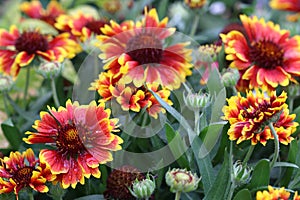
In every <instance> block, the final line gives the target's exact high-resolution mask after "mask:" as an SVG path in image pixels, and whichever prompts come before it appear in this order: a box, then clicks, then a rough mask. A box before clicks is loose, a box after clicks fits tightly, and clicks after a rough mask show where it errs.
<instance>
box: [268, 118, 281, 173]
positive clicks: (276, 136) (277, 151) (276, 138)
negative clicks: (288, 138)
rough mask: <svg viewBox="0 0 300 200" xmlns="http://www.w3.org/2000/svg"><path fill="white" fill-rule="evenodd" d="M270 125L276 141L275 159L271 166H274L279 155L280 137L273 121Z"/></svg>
mask: <svg viewBox="0 0 300 200" xmlns="http://www.w3.org/2000/svg"><path fill="white" fill-rule="evenodd" d="M269 127H270V129H271V133H272V135H273V136H274V143H275V152H274V156H273V159H272V161H271V163H270V167H271V168H272V167H273V166H274V164H275V162H276V160H277V158H278V156H279V139H278V135H277V133H276V131H275V128H274V126H273V123H272V122H270V123H269Z"/></svg>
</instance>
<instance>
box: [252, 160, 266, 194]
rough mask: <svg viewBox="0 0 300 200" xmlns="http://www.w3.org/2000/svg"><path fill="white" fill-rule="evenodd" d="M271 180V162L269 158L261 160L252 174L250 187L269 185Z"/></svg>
mask: <svg viewBox="0 0 300 200" xmlns="http://www.w3.org/2000/svg"><path fill="white" fill-rule="evenodd" d="M269 180H270V163H269V161H268V160H265V159H263V160H260V161H259V162H258V163H257V164H256V166H255V168H254V170H253V174H252V178H251V181H250V184H249V186H248V188H249V189H250V190H251V189H255V188H258V187H262V186H268V185H269Z"/></svg>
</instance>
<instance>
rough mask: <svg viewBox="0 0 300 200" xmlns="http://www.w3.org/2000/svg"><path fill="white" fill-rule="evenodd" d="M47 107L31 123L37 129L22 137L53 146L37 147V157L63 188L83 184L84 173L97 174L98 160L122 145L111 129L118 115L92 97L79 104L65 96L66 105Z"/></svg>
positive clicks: (108, 157) (99, 162)
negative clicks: (47, 110) (112, 115)
mask: <svg viewBox="0 0 300 200" xmlns="http://www.w3.org/2000/svg"><path fill="white" fill-rule="evenodd" d="M48 109H49V112H41V114H40V115H41V120H37V121H36V122H35V125H34V126H33V128H34V129H36V131H37V132H27V133H26V134H29V137H28V138H24V141H25V142H26V143H28V144H36V143H45V144H49V145H51V146H53V148H52V149H43V150H41V151H40V160H41V162H42V163H45V164H46V165H47V166H49V167H50V170H51V172H52V173H53V174H55V175H56V176H57V177H56V180H55V182H60V183H61V184H62V187H63V188H64V189H65V188H68V187H69V186H70V185H71V186H72V188H75V187H76V185H77V183H78V182H80V183H81V184H84V177H86V178H89V177H90V176H91V175H93V176H94V177H96V178H99V177H100V171H99V169H98V167H99V164H104V163H106V162H109V161H112V160H113V158H112V154H111V152H110V151H117V150H120V149H121V146H120V144H121V143H122V142H123V141H122V139H121V138H120V137H118V136H117V135H114V134H112V133H111V132H115V131H117V129H116V127H117V126H116V124H117V122H118V119H110V118H109V117H110V112H111V111H110V110H109V109H105V105H104V104H100V105H96V102H95V101H92V102H91V103H90V104H89V105H79V104H78V102H74V103H72V102H71V101H70V100H68V101H67V102H66V108H64V107H59V108H58V110H57V111H56V109H55V108H52V109H50V107H49V108H48Z"/></svg>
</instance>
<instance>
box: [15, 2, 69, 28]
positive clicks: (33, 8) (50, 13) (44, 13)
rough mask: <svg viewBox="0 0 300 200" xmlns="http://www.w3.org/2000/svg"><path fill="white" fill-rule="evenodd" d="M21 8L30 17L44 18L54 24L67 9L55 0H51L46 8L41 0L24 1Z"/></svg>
mask: <svg viewBox="0 0 300 200" xmlns="http://www.w3.org/2000/svg"><path fill="white" fill-rule="evenodd" d="M20 9H21V11H22V12H23V13H25V14H26V15H27V16H28V17H30V18H34V19H40V20H43V21H45V22H47V23H48V24H51V25H52V26H53V25H54V23H55V22H56V18H57V17H58V16H59V15H61V14H64V13H65V10H64V9H63V8H62V7H61V5H60V4H59V3H58V2H57V1H55V0H51V1H50V2H49V4H48V5H47V8H46V9H44V8H43V6H42V4H41V2H40V1H38V0H32V1H31V2H23V3H22V4H21V6H20Z"/></svg>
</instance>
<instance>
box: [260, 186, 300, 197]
mask: <svg viewBox="0 0 300 200" xmlns="http://www.w3.org/2000/svg"><path fill="white" fill-rule="evenodd" d="M290 195H291V194H290V192H288V191H287V190H286V189H285V188H284V187H281V188H273V187H272V186H270V185H269V186H268V190H264V191H258V192H257V193H256V200H269V199H270V200H272V199H276V200H277V199H280V200H289V199H290ZM299 199H300V195H298V192H297V191H296V192H295V194H294V196H293V200H299Z"/></svg>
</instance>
